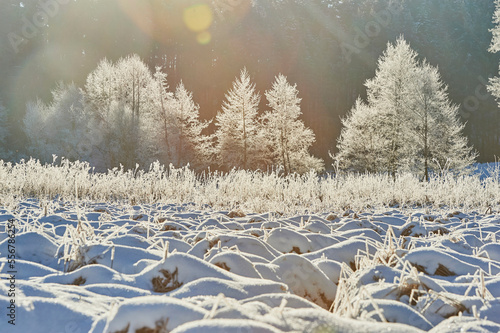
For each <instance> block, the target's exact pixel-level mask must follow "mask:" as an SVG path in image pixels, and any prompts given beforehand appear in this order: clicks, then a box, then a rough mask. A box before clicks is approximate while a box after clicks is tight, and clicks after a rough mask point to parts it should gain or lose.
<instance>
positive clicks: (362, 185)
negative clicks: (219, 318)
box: [0, 158, 500, 214]
mask: <svg viewBox="0 0 500 333" xmlns="http://www.w3.org/2000/svg"><path fill="white" fill-rule="evenodd" d="M0 180H1V182H0V194H1V198H0V199H1V200H2V201H5V202H7V201H9V199H8V198H9V197H14V196H15V197H17V198H37V199H50V200H52V199H54V198H57V199H59V200H62V201H74V200H77V199H78V200H81V201H85V200H91V201H97V202H100V201H108V202H109V201H124V202H128V203H131V204H139V203H150V204H154V203H161V204H185V203H190V204H193V205H195V206H198V207H207V205H208V206H209V207H211V208H213V209H222V210H229V211H230V210H234V209H241V210H243V211H248V212H256V213H259V212H278V213H280V214H294V213H302V212H318V211H332V210H337V211H338V210H347V209H352V210H359V209H362V208H367V207H377V206H378V207H382V206H399V207H400V208H404V207H413V206H429V207H431V206H433V207H440V206H445V207H448V208H450V209H460V210H468V209H476V210H480V209H489V208H491V209H494V208H495V207H498V204H499V200H498V198H499V197H500V185H499V179H498V177H488V178H485V179H481V178H480V177H479V176H478V175H462V176H454V175H452V174H444V175H441V176H438V175H434V176H433V177H431V179H430V180H429V182H422V181H420V179H419V177H417V176H415V175H412V174H409V173H402V174H397V176H396V177H395V178H394V179H393V177H392V176H389V175H388V174H337V175H318V174H317V173H316V172H313V171H311V172H309V173H306V174H304V175H297V174H290V175H286V176H285V175H282V174H281V173H280V172H279V170H278V171H270V172H261V171H244V170H236V169H233V170H231V171H229V172H227V173H222V172H205V173H201V174H197V173H195V172H194V171H193V170H191V169H189V168H188V167H183V168H175V167H173V166H169V167H165V166H164V165H161V164H160V163H158V162H156V163H153V164H151V166H150V168H149V169H148V170H147V171H145V170H140V169H139V167H138V166H137V167H136V168H135V169H129V170H127V169H125V168H124V167H123V166H122V167H120V168H114V169H111V170H108V171H107V172H106V173H98V172H94V170H93V169H92V168H91V166H90V165H89V164H88V163H86V162H78V161H77V162H70V161H69V160H66V159H62V160H61V161H60V162H59V163H57V158H54V162H53V163H51V164H42V163H40V161H38V160H34V159H31V160H29V161H21V162H20V163H18V164H10V163H3V162H2V163H1V165H0Z"/></svg>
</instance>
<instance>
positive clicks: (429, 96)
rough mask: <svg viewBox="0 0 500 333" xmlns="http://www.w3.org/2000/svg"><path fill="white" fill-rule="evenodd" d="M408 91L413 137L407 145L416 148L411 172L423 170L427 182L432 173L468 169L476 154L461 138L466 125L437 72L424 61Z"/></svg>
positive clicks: (464, 139)
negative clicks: (444, 169)
mask: <svg viewBox="0 0 500 333" xmlns="http://www.w3.org/2000/svg"><path fill="white" fill-rule="evenodd" d="M411 88H412V96H413V101H412V104H411V107H410V110H411V113H410V115H409V116H410V117H409V118H408V120H407V121H408V123H409V124H410V130H411V133H412V134H413V136H414V139H413V140H411V141H410V142H412V143H414V144H415V145H414V146H413V148H414V150H415V155H416V156H415V160H414V169H416V170H413V171H415V172H418V171H419V170H422V171H423V172H422V174H423V177H424V178H425V180H427V181H428V180H429V173H430V171H432V170H434V171H439V170H440V169H442V168H450V169H454V170H461V169H464V168H466V167H468V166H470V165H471V164H472V163H473V162H474V160H475V158H476V154H475V153H473V152H472V148H471V147H469V146H468V142H467V138H466V137H465V136H463V134H462V131H463V129H464V127H465V125H464V124H461V123H460V120H459V118H458V107H457V106H455V105H452V103H451V102H450V100H449V98H448V92H447V86H446V85H445V84H444V83H443V82H442V80H441V76H440V74H439V71H438V69H437V68H435V67H433V66H431V65H429V64H428V63H427V62H425V61H424V62H423V64H422V65H421V66H420V67H419V69H418V71H417V73H416V75H415V77H414V80H413V81H412V87H411Z"/></svg>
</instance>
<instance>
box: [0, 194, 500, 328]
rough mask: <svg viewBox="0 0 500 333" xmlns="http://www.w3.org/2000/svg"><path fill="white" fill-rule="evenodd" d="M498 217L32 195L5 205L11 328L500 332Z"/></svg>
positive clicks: (6, 300)
mask: <svg viewBox="0 0 500 333" xmlns="http://www.w3.org/2000/svg"><path fill="white" fill-rule="evenodd" d="M482 213H484V212H482ZM9 219H15V222H14V223H15V227H16V228H15V233H13V229H12V224H9V222H8V221H9ZM499 224H500V215H496V214H491V215H485V214H478V213H468V214H465V213H461V212H458V211H457V212H453V211H444V210H443V211H437V210H435V211H433V212H425V210H424V209H414V210H409V209H406V210H389V209H385V210H377V211H375V210H371V211H370V210H364V211H359V212H353V211H346V212H330V213H324V214H317V215H304V216H294V217H291V218H285V217H282V216H279V215H277V214H272V213H269V214H259V215H256V214H248V213H247V214H244V213H243V212H241V211H232V212H227V211H219V212H213V211H196V210H194V208H192V207H190V206H188V205H184V206H175V205H171V206H146V205H143V206H126V205H118V204H114V205H112V204H95V203H94V204H89V203H87V204H82V203H80V204H78V205H76V204H66V205H65V204H63V203H61V202H59V201H53V202H49V203H48V204H47V203H44V204H39V203H38V202H37V201H34V200H33V201H24V202H22V203H21V204H19V205H18V206H17V207H16V208H15V209H14V210H12V211H11V210H6V209H3V210H2V209H0V257H1V259H0V266H1V269H0V271H1V275H2V280H1V283H0V289H1V292H0V308H1V309H2V311H1V313H2V316H1V317H0V320H1V322H0V331H1V332H50V333H60V332H63V333H77V332H113V333H118V332H139V333H145V332H172V333H173V332H175V333H180V332H318V333H319V332H337V333H338V332H389V331H390V332H422V331H431V332H440V333H442V332H450V333H451V332H498V331H500V243H498V242H497V239H498V238H500V228H499ZM9 227H10V231H9ZM9 235H11V237H9ZM12 239H13V240H14V241H15V243H14V241H12ZM9 240H10V245H11V247H10V248H9ZM12 245H14V246H15V247H12ZM9 254H10V255H14V256H15V259H16V260H15V263H14V262H12V261H11V262H8V255H9ZM11 258H13V257H11ZM10 271H13V272H15V273H11V272H10ZM13 276H14V278H15V279H13V278H12V277H13ZM13 292H14V293H15V297H9V293H10V294H12V293H13ZM12 296H13V295H12ZM12 301H15V303H14V304H15V310H14V311H11V310H10V309H8V307H9V306H10V304H11V302H12ZM11 308H12V306H11ZM9 313H12V314H14V315H15V324H16V325H15V326H13V325H11V324H9V323H8V321H9V320H13V317H12V316H11V317H10V318H9V316H8V315H9Z"/></svg>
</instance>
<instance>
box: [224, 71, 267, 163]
mask: <svg viewBox="0 0 500 333" xmlns="http://www.w3.org/2000/svg"><path fill="white" fill-rule="evenodd" d="M225 97H226V100H225V101H224V102H223V104H222V111H220V112H219V113H218V114H217V116H216V123H215V125H216V127H217V129H216V131H215V137H216V139H217V143H216V147H215V154H216V159H217V163H218V164H219V165H220V166H221V167H224V168H226V169H231V168H233V167H236V168H243V169H257V168H258V166H259V155H261V154H259V149H261V145H260V144H259V140H258V138H259V136H258V120H257V110H258V105H259V102H260V95H259V94H258V93H256V92H255V84H253V83H252V82H251V81H250V75H249V74H248V71H247V70H246V68H244V69H243V70H241V72H240V77H239V78H236V80H235V81H234V82H233V87H232V88H231V90H229V92H228V93H227V94H226V96H225Z"/></svg>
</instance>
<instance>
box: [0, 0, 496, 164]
mask: <svg viewBox="0 0 500 333" xmlns="http://www.w3.org/2000/svg"><path fill="white" fill-rule="evenodd" d="M47 3H59V4H60V5H59V6H58V8H57V11H56V12H57V13H56V14H55V15H53V12H55V11H54V10H51V11H48V12H49V14H52V15H49V14H47V15H48V16H49V20H48V22H47V24H46V25H44V26H41V24H40V25H36V26H35V29H31V31H27V30H26V29H27V27H28V26H30V27H31V26H32V24H35V23H37V22H35V21H36V20H33V17H34V15H36V14H37V13H43V12H44V9H43V6H45V5H46V4H47ZM63 3H64V4H63ZM217 3H218V4H221V3H222V4H224V5H225V6H223V7H221V6H216V4H217ZM193 4H207V5H209V6H210V7H211V8H213V10H214V11H217V10H218V9H220V10H224V12H222V13H218V12H217V13H214V15H213V19H214V21H213V24H212V26H211V27H210V28H209V29H208V31H209V32H210V34H211V37H212V38H211V40H210V42H209V43H208V44H203V45H202V44H200V43H198V42H197V40H196V34H195V33H193V32H192V31H190V30H189V29H187V28H186V27H185V24H184V22H183V10H184V9H185V8H187V7H189V6H191V5H193ZM214 4H215V5H214ZM227 4H228V5H227ZM494 8H495V6H494V2H493V1H477V0H441V1H438V0H344V1H338V0H309V1H304V0H287V1H283V0H242V1H223V0H196V1H195V0H169V1H164V0H130V1H123V0H93V1H58V0H54V1H49V0H47V1H38V0H23V1H19V0H4V1H2V2H1V4H0V31H2V32H4V33H2V34H0V77H1V78H2V80H0V99H2V100H3V102H4V105H5V106H6V108H7V109H8V112H9V113H8V117H7V118H8V119H7V121H8V122H9V128H10V129H11V133H10V136H8V137H7V139H6V143H5V146H4V148H7V147H8V148H9V149H11V150H13V151H14V152H15V151H16V150H18V151H19V153H22V152H24V147H26V145H27V138H26V137H25V136H24V134H23V133H24V131H22V126H23V117H24V114H25V112H26V107H25V105H26V102H27V101H29V100H33V99H36V97H37V96H38V97H40V98H41V99H43V100H48V99H49V98H50V97H51V91H52V90H54V87H55V84H56V82H57V81H58V80H64V81H65V82H71V81H74V82H75V84H76V85H77V86H80V87H83V86H84V85H85V82H86V79H87V75H88V73H90V72H91V71H92V70H94V68H95V67H96V65H97V64H98V63H99V61H100V60H101V59H102V58H104V57H107V58H108V59H110V60H111V61H113V62H116V61H118V59H119V58H122V57H124V56H126V55H129V54H133V53H137V54H138V55H139V56H140V57H141V59H143V61H144V62H145V63H146V64H148V66H149V68H151V69H153V70H154V68H155V67H156V66H162V68H163V69H164V70H165V71H167V72H168V74H169V76H168V78H169V82H170V84H171V85H172V86H173V87H176V86H177V84H178V83H179V82H180V81H181V79H182V80H183V82H184V84H185V86H186V87H188V88H189V90H190V91H192V92H193V95H194V97H195V100H196V103H197V104H199V106H200V116H201V118H202V119H215V117H216V114H217V112H218V111H220V107H221V104H222V102H223V99H224V93H225V92H226V91H227V90H228V88H229V87H230V85H231V82H232V81H233V79H234V76H235V73H238V71H239V70H240V69H241V68H243V67H244V66H246V68H247V69H248V71H249V72H250V73H251V74H252V81H253V82H254V83H255V84H256V86H257V87H265V89H267V87H268V85H269V83H270V82H272V81H273V80H274V76H275V74H277V73H284V74H286V75H287V77H288V79H289V80H290V82H294V83H297V85H298V88H299V90H300V97H301V98H302V101H301V107H302V110H303V115H302V116H301V118H302V119H303V120H304V122H305V124H306V125H307V127H309V128H310V129H311V130H313V131H314V133H315V134H316V142H315V143H314V144H313V146H312V147H311V151H312V152H313V153H314V154H315V155H316V156H319V157H321V158H323V159H324V160H325V161H327V160H328V151H329V150H330V151H332V153H336V152H337V149H336V138H337V137H338V136H339V135H340V131H341V123H340V122H339V121H338V120H339V117H344V116H345V115H346V113H347V112H348V111H349V110H350V109H351V107H352V106H353V104H354V103H355V101H356V99H357V97H358V96H360V95H361V97H362V98H363V99H366V89H365V87H364V82H365V81H366V80H367V79H369V78H371V77H373V75H374V73H375V69H376V67H377V59H378V57H379V56H380V54H382V52H383V51H384V49H385V48H386V44H387V41H392V42H394V41H395V40H396V39H397V37H398V36H399V35H400V34H403V35H404V37H405V39H406V40H407V41H408V42H409V43H410V44H411V46H412V48H413V49H414V50H416V51H417V52H418V53H419V55H421V56H422V57H425V58H426V59H428V61H429V63H431V64H432V65H434V66H436V65H438V64H439V71H440V73H441V75H442V78H443V80H444V81H445V82H446V83H448V84H449V90H448V93H449V97H450V100H451V101H453V102H454V103H456V104H459V105H460V110H459V112H460V117H461V120H462V121H463V122H464V123H465V124H466V127H465V129H464V133H465V134H466V135H467V137H468V139H469V141H470V142H471V144H473V145H474V147H475V148H476V149H477V150H478V151H479V153H480V156H479V159H480V161H483V162H484V161H492V160H494V156H495V155H496V156H498V155H500V140H499V138H500V131H499V130H498V126H497V124H498V122H499V121H500V115H499V112H498V107H497V105H496V103H495V100H494V98H492V96H491V95H490V94H488V92H487V91H486V83H487V82H488V77H490V76H492V75H494V74H495V73H496V71H497V66H498V60H499V55H498V54H494V53H489V52H487V49H488V46H489V43H490V40H491V34H490V33H489V29H491V28H493V26H494V25H493V23H492V22H491V17H492V15H493V12H494ZM82 13H84V15H83V14H82ZM27 21H29V24H28V23H27ZM68 26H71V29H68V28H67V27H68ZM28 30H29V29H28ZM33 30H35V31H33ZM26 32H29V34H26ZM9 35H11V36H15V39H14V40H15V41H16V43H15V44H14V45H15V46H16V48H17V50H18V52H17V53H16V52H15V51H14V48H13V47H12V45H11V43H10V41H9ZM17 37H19V38H21V39H23V41H22V43H21V42H20V43H21V44H17V41H18V39H17ZM259 89H261V88H259ZM262 89H264V88H262ZM266 103H267V101H266V99H265V98H262V99H261V104H260V105H259V109H260V110H264V109H266V107H267V106H266ZM326 164H327V165H329V163H328V162H327V163H326Z"/></svg>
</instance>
